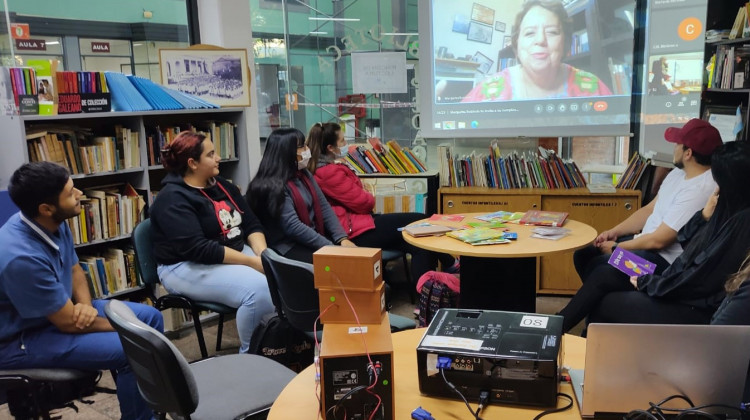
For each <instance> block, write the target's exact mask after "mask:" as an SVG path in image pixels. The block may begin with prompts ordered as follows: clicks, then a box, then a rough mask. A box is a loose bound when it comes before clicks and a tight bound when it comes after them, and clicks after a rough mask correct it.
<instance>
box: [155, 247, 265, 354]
mask: <svg viewBox="0 0 750 420" xmlns="http://www.w3.org/2000/svg"><path fill="white" fill-rule="evenodd" d="M242 253H243V254H245V255H249V256H254V255H255V254H254V253H253V251H252V249H250V247H249V246H247V245H245V247H244V248H243V249H242ZM157 272H158V273H159V278H160V279H161V282H162V284H163V285H164V288H165V289H167V291H168V292H169V293H174V294H178V295H182V296H187V297H189V298H190V299H193V300H202V301H208V302H217V303H221V304H224V305H227V306H231V307H233V308H237V333H238V334H239V336H240V353H246V352H247V350H248V348H249V347H250V337H252V335H253V331H254V330H255V327H257V326H258V323H260V319H261V318H262V317H263V315H265V314H267V313H269V312H272V311H274V306H273V302H272V301H271V294H270V292H269V291H268V282H266V276H265V275H263V274H262V273H260V272H258V271H255V270H254V269H252V268H250V267H248V266H245V265H237V264H199V263H194V262H191V261H183V262H179V263H177V264H172V265H160V266H159V267H158V269H157Z"/></svg>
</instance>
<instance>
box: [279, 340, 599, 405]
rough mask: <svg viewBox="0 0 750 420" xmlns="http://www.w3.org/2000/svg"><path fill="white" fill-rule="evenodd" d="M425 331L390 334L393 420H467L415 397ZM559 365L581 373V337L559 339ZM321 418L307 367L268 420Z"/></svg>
mask: <svg viewBox="0 0 750 420" xmlns="http://www.w3.org/2000/svg"><path fill="white" fill-rule="evenodd" d="M425 331H426V328H419V329H416V330H408V331H402V332H398V333H394V334H393V335H392V337H393V351H394V356H393V357H394V372H395V373H394V374H395V378H394V380H393V385H394V387H395V389H394V391H395V392H394V394H395V404H396V407H395V414H396V415H395V418H396V419H398V420H403V419H410V418H411V412H412V410H414V409H415V408H417V407H420V406H421V407H422V408H423V409H425V410H427V411H429V412H431V413H432V416H433V417H434V418H435V419H436V420H457V419H467V418H471V417H470V416H469V412H468V410H467V409H466V405H464V403H463V402H462V401H459V400H450V399H441V398H433V397H426V396H423V395H421V394H420V393H419V381H418V379H417V350H416V349H417V345H418V344H419V341H420V340H421V339H422V336H423V335H424V333H425ZM561 351H562V352H563V364H564V365H565V366H568V367H571V368H574V369H582V368H583V366H584V360H585V353H586V340H585V339H584V338H581V337H576V336H571V335H565V336H564V337H563V346H562V350H561ZM560 392H563V393H565V394H568V395H570V396H571V397H572V398H575V397H574V395H573V388H572V387H571V386H570V384H568V383H564V384H562V385H561V386H560ZM470 403H471V406H472V408H473V409H476V408H477V403H476V401H470ZM567 403H568V402H567V400H565V399H562V398H560V399H559V400H558V407H564V406H565V405H566V404H567ZM541 411H542V409H541V408H538V407H522V406H500V405H489V406H487V407H486V408H485V409H484V410H482V413H481V417H482V418H484V419H487V420H489V419H508V420H511V419H526V420H531V419H532V418H534V416H536V415H537V414H538V413H540V412H541ZM319 418H322V417H320V416H319V415H318V400H317V398H316V387H315V367H314V366H312V365H311V366H309V367H308V368H307V369H305V370H303V371H302V372H300V374H299V375H297V377H295V378H294V379H293V380H292V381H291V382H290V383H289V385H287V386H286V388H284V390H283V391H282V392H281V395H279V398H277V399H276V402H274V404H273V407H271V412H270V413H269V416H268V420H290V419H294V420H305V419H309V420H315V419H319ZM551 418H553V419H557V420H566V419H568V420H573V419H575V420H580V418H581V415H580V412H579V409H578V404H577V403H575V402H574V403H573V407H571V408H570V409H569V410H566V411H564V412H562V413H556V414H554V415H552V416H551Z"/></svg>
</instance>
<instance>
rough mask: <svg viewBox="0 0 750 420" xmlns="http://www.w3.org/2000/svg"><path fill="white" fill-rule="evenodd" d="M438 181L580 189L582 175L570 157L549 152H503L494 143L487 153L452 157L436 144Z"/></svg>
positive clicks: (447, 148)
mask: <svg viewBox="0 0 750 420" xmlns="http://www.w3.org/2000/svg"><path fill="white" fill-rule="evenodd" d="M437 152H438V164H439V171H440V183H441V186H444V187H491V188H501V189H513V188H542V189H558V188H564V189H568V188H582V187H586V178H585V177H584V176H583V174H582V173H581V170H580V169H579V168H578V165H576V163H575V162H574V161H572V160H569V161H563V159H561V158H560V157H558V156H557V155H556V154H555V153H554V152H553V151H551V150H546V149H544V148H542V147H540V148H539V151H538V153H529V154H527V153H525V152H524V153H521V154H520V155H519V154H518V153H517V152H510V153H507V154H506V155H503V154H502V153H501V152H500V148H499V146H498V144H497V142H493V143H492V144H491V145H490V150H489V154H477V153H476V152H472V153H471V154H469V155H462V156H456V155H455V154H454V153H453V151H452V148H451V147H450V146H445V145H441V146H438V147H437Z"/></svg>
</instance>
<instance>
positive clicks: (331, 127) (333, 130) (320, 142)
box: [307, 123, 341, 173]
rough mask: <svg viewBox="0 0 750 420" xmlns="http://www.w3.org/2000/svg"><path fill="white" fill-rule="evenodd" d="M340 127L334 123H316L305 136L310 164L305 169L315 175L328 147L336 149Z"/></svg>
mask: <svg viewBox="0 0 750 420" xmlns="http://www.w3.org/2000/svg"><path fill="white" fill-rule="evenodd" d="M340 131H341V126H340V125H338V124H336V123H316V124H315V125H313V126H312V127H311V128H310V133H309V134H308V135H307V146H308V147H310V154H311V155H312V157H311V158H310V163H308V164H307V169H308V170H309V171H310V172H312V173H315V170H316V169H318V162H319V161H320V158H321V157H322V156H323V155H325V154H327V153H328V146H333V147H336V145H337V144H338V142H339V132H340Z"/></svg>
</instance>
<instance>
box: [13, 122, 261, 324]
mask: <svg viewBox="0 0 750 420" xmlns="http://www.w3.org/2000/svg"><path fill="white" fill-rule="evenodd" d="M245 121H246V118H245V109H244V108H221V109H202V110H176V111H144V112H103V113H89V114H67V115H54V116H40V115H30V116H16V115H13V116H0V129H2V132H3V133H4V139H3V142H4V147H3V152H2V153H0V190H7V188H8V181H9V179H10V176H11V175H12V174H13V171H15V170H16V169H17V168H18V167H19V166H20V165H21V164H23V163H24V162H30V161H39V160H47V161H53V162H57V163H59V164H61V165H63V166H66V167H67V168H68V169H69V171H70V173H71V177H72V178H73V181H74V183H75V186H76V188H78V189H80V190H81V191H83V193H84V196H85V199H83V200H82V212H81V215H79V216H78V217H76V218H73V219H69V220H68V224H69V226H70V228H71V232H72V233H73V237H74V238H75V239H74V241H75V243H76V251H77V253H78V256H79V259H80V261H81V265H82V267H83V269H84V271H85V272H86V274H87V277H88V280H89V287H90V290H91V292H92V296H95V297H98V298H118V299H130V300H144V299H147V297H148V293H146V291H145V290H144V288H143V286H142V282H141V280H140V278H139V277H138V274H137V270H136V268H135V259H134V254H133V249H132V245H131V241H130V234H131V232H132V231H133V228H134V227H135V225H136V224H138V222H140V221H141V220H143V218H144V217H146V215H147V208H148V205H149V204H150V203H152V202H153V200H154V197H155V195H156V194H157V193H158V190H159V189H160V188H161V181H162V179H163V178H164V176H165V175H166V172H165V171H164V169H163V168H162V166H161V164H160V163H158V152H159V147H160V144H159V141H160V138H161V141H162V142H163V141H166V140H168V139H171V138H173V137H174V135H176V133H179V131H181V130H186V129H192V130H196V131H201V132H204V133H209V134H210V136H211V138H212V140H213V141H214V142H215V143H219V144H220V146H219V147H221V148H222V152H221V155H222V157H223V158H222V162H221V164H220V171H221V175H222V176H223V177H225V178H227V179H230V180H232V181H233V182H234V183H236V184H237V185H238V187H240V189H241V190H244V189H245V188H246V186H247V184H248V183H249V181H250V169H249V165H247V164H241V162H248V145H247V139H246V134H245V133H246V132H247V131H246V127H245V124H246V122H245ZM172 315H173V316H172V317H171V318H172V319H174V322H173V323H172V325H171V326H169V325H166V326H165V327H166V328H167V329H168V330H176V329H180V328H181V327H182V326H183V324H184V322H185V321H186V319H185V316H184V314H172Z"/></svg>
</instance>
